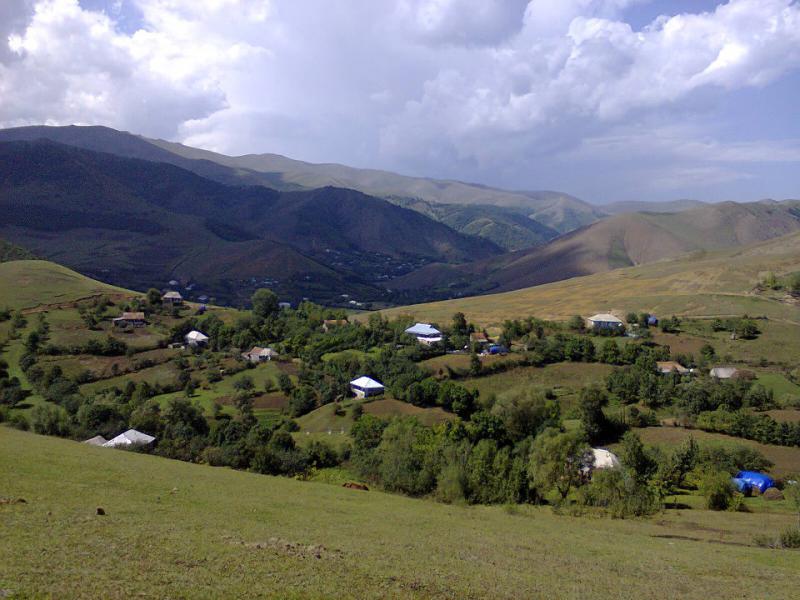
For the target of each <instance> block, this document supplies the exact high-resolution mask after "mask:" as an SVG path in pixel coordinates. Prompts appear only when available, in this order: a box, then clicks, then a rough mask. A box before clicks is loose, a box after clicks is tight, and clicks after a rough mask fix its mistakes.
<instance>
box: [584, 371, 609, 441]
mask: <svg viewBox="0 0 800 600" xmlns="http://www.w3.org/2000/svg"><path fill="white" fill-rule="evenodd" d="M607 404H608V395H607V394H606V393H605V391H603V390H602V389H601V388H600V387H598V386H596V385H593V386H589V387H585V388H583V389H582V390H581V392H580V395H579V396H578V405H579V411H580V419H581V426H582V427H583V431H584V432H585V434H586V438H587V439H588V441H589V443H590V444H597V443H599V442H601V441H602V440H603V439H605V438H606V437H607V436H608V434H609V433H610V431H611V423H610V422H609V420H608V419H607V418H606V415H605V413H604V412H603V407H604V406H606V405H607Z"/></svg>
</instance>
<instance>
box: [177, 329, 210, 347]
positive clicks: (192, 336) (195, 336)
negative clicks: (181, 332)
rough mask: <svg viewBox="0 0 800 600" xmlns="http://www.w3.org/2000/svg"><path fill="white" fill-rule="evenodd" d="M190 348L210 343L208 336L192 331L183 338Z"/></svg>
mask: <svg viewBox="0 0 800 600" xmlns="http://www.w3.org/2000/svg"><path fill="white" fill-rule="evenodd" d="M183 339H184V341H185V342H186V343H187V344H188V345H189V346H203V345H205V344H207V343H208V336H207V335H206V334H204V333H200V332H199V331H196V330H194V331H190V332H189V333H187V334H186V336H185V337H184V338H183Z"/></svg>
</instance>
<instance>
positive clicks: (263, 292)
mask: <svg viewBox="0 0 800 600" xmlns="http://www.w3.org/2000/svg"><path fill="white" fill-rule="evenodd" d="M251 302H252V303H253V314H254V315H255V316H256V318H258V319H261V320H262V321H263V320H264V319H267V318H269V317H271V316H272V315H274V314H277V312H278V311H279V310H280V307H279V306H278V296H277V295H276V294H275V292H273V291H272V290H268V289H266V288H260V289H257V290H256V291H255V293H254V294H253V296H252V298H251Z"/></svg>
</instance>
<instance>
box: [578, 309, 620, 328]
mask: <svg viewBox="0 0 800 600" xmlns="http://www.w3.org/2000/svg"><path fill="white" fill-rule="evenodd" d="M586 326H587V327H588V328H589V329H622V328H624V327H625V324H624V323H623V322H622V321H621V320H620V319H618V318H617V317H615V316H614V315H612V314H609V313H599V314H596V315H594V316H591V317H589V318H588V319H586Z"/></svg>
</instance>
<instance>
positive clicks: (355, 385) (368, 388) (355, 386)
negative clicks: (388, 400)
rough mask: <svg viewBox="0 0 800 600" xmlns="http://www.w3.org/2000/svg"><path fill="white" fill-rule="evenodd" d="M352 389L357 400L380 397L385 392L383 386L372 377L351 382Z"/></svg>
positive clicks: (364, 377) (363, 377)
mask: <svg viewBox="0 0 800 600" xmlns="http://www.w3.org/2000/svg"><path fill="white" fill-rule="evenodd" d="M350 389H351V390H353V394H354V395H355V397H356V398H367V397H369V396H379V395H380V394H382V393H383V392H384V389H385V388H384V387H383V384H382V383H380V382H379V381H375V380H374V379H372V378H371V377H366V376H362V377H359V378H358V379H354V380H353V381H351V382H350Z"/></svg>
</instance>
